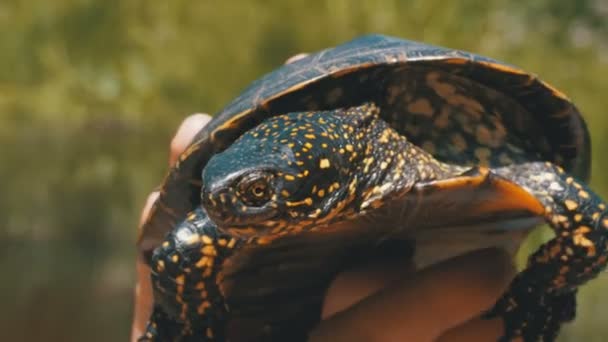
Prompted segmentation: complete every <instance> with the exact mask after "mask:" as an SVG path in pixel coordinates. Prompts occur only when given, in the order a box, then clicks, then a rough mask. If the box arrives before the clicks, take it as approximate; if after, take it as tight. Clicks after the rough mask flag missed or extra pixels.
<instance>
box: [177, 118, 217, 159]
mask: <svg viewBox="0 0 608 342" xmlns="http://www.w3.org/2000/svg"><path fill="white" fill-rule="evenodd" d="M209 121H211V117H210V116H209V115H207V114H200V113H197V114H192V115H190V116H189V117H187V118H186V119H184V121H182V123H181V124H180V125H179V128H178V129H177V133H175V136H174V137H173V140H171V148H170V153H169V166H173V165H175V162H176V161H177V158H178V157H179V155H180V154H182V152H184V150H185V149H186V147H188V145H190V142H192V138H194V135H196V133H197V132H198V131H200V130H201V128H203V127H205V125H206V124H207V123H209Z"/></svg>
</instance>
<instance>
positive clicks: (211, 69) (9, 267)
mask: <svg viewBox="0 0 608 342" xmlns="http://www.w3.org/2000/svg"><path fill="white" fill-rule="evenodd" d="M369 32H378V33H385V34H391V35H396V36H401V37H407V38H409V39H414V40H420V41H425V42H429V43H433V44H439V45H444V46H449V47H453V48H460V49H465V50H469V51H474V52H477V53H480V54H484V55H488V56H492V57H494V58H498V59H501V60H505V61H508V62H510V63H512V64H516V65H519V66H521V67H523V68H524V69H527V70H531V71H533V72H535V73H538V74H539V75H541V77H542V78H543V79H545V80H546V81H549V82H550V83H552V84H554V85H555V86H557V87H558V88H560V89H562V90H563V91H565V92H566V93H567V94H569V95H570V96H571V97H572V98H573V99H574V100H575V102H576V103H577V104H578V105H579V106H580V108H581V110H582V112H583V113H584V115H585V117H586V118H587V120H588V123H589V126H590V128H591V134H592V140H593V144H594V154H593V160H594V165H593V174H594V178H593V181H592V186H593V187H594V188H595V189H596V190H597V191H598V192H599V193H600V194H602V195H603V196H604V197H605V198H607V197H608V176H607V171H606V170H608V159H606V158H602V156H604V157H605V156H606V152H604V151H603V149H604V148H607V147H608V143H607V142H608V134H607V133H608V118H607V116H606V115H605V106H606V105H607V104H608V102H607V100H606V97H605V96H606V94H608V0H577V1H572V0H559V1H557V0H537V1H523V0H519V1H507V0H502V1H501V0H497V1H487V0H465V1H458V2H456V1H452V2H448V1H444V0H441V1H440V0H419V1H390V0H376V1H352V0H351V1H349V0H333V1H327V2H323V1H311V0H291V1H284V0H266V1H238V2H237V1H224V2H220V1H208V0H198V1H173V2H154V3H153V2H149V1H142V0H103V1H102V0H99V1H93V0H54V1H46V0H40V1H34V0H30V1H18V0H4V1H0V146H2V152H1V154H0V179H1V180H2V181H1V182H0V184H2V186H1V190H0V270H1V272H0V279H1V281H0V289H1V290H0V307H2V310H0V340H3V341H39V340H45V341H83V340H86V341H115V340H117V341H119V340H122V341H125V340H126V339H127V336H128V331H129V325H130V319H131V293H132V291H131V286H132V282H133V278H134V270H133V266H134V256H135V245H134V243H135V238H136V223H137V218H138V214H139V210H140V208H141V206H142V203H143V201H144V198H145V196H146V195H147V194H148V192H149V191H150V190H151V189H152V188H153V187H154V186H155V185H156V184H158V182H159V181H160V180H161V178H162V176H163V174H164V172H165V171H166V163H167V161H166V159H167V154H168V152H167V150H168V143H169V141H170V138H171V136H172V133H173V132H174V129H175V128H176V127H177V125H178V124H179V122H180V120H181V119H182V118H183V117H185V115H187V114H189V113H193V112H199V111H207V112H210V113H214V112H216V111H218V110H219V109H220V108H221V107H222V106H223V105H224V104H226V103H227V102H228V101H229V100H230V99H231V98H233V97H234V96H235V95H236V94H238V92H239V91H240V90H241V89H242V88H243V87H244V86H246V85H247V84H248V83H249V82H250V81H252V80H254V79H256V78H257V77H259V76H261V75H262V74H263V73H265V72H268V71H270V70H272V69H273V68H275V67H277V66H278V65H280V64H281V63H282V62H283V61H284V60H285V59H286V58H288V57H289V56H291V55H293V54H296V53H298V52H302V51H314V50H317V49H320V48H325V47H328V46H331V45H335V44H337V43H340V42H343V41H346V40H349V39H351V38H353V37H355V36H357V35H360V34H364V33H369ZM540 238H541V237H540V235H539V234H537V235H536V236H535V237H534V238H533V239H532V240H531V242H530V243H529V245H534V244H535V243H537V240H538V239H540ZM526 248H528V249H529V248H530V246H528V247H526ZM607 285H608V280H607V279H606V276H605V275H604V274H602V275H601V276H600V279H599V280H598V281H595V282H593V284H591V285H590V286H587V287H585V289H584V290H583V291H582V296H581V300H580V303H581V304H580V309H579V318H578V320H577V321H576V323H574V324H571V325H569V326H568V327H567V328H566V329H565V331H564V333H563V334H562V338H561V341H607V340H608V324H606V320H607V319H608V291H606V290H605V289H604V287H606V286H607Z"/></svg>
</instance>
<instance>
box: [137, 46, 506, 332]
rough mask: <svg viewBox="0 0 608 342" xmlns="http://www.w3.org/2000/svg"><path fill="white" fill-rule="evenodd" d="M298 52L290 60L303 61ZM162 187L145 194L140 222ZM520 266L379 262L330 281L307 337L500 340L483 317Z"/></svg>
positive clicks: (145, 283)
mask: <svg viewBox="0 0 608 342" xmlns="http://www.w3.org/2000/svg"><path fill="white" fill-rule="evenodd" d="M302 56H303V55H297V56H294V57H292V58H290V59H289V60H288V61H287V63H290V62H293V61H294V60H297V59H299V58H301V57H302ZM209 120H210V117H209V116H208V115H206V114H194V115H191V116H189V117H188V118H186V119H185V120H184V121H183V122H182V124H181V125H180V127H179V129H178V130H177V133H176V135H175V137H174V138H173V140H172V142H171V146H170V155H169V165H173V164H174V163H175V161H176V160H177V157H178V156H179V155H180V154H181V152H183V151H184V149H185V148H186V147H187V145H188V144H189V143H190V141H191V139H192V137H193V136H194V135H195V134H196V132H198V131H199V130H200V129H201V128H202V127H204V126H205V125H206V124H207V123H208V122H209ZM157 197H158V192H152V193H151V194H150V195H149V196H148V200H147V202H146V205H145V207H144V209H143V211H142V215H141V219H140V224H141V222H143V221H145V219H146V218H147V216H148V214H149V211H150V208H151V206H152V204H153V203H154V201H155V200H156V198H157ZM149 272H150V271H149V268H148V266H147V265H146V264H144V263H143V258H142V257H141V256H139V257H138V259H137V284H136V290H135V308H134V318H133V325H132V333H131V341H133V342H135V341H136V340H137V338H138V337H139V336H140V335H141V334H142V332H143V331H144V329H145V325H146V321H147V319H148V317H149V316H150V312H151V310H152V290H151V288H150V273H149ZM514 275H515V268H514V267H513V265H512V262H511V258H510V257H509V255H507V254H506V253H504V252H502V251H499V250H481V251H476V252H472V253H469V254H466V255H463V256H460V257H456V258H454V259H451V260H447V261H444V262H442V263H440V264H437V265H434V266H432V267H430V268H428V269H425V270H422V271H418V272H416V270H415V269H414V267H413V266H412V265H411V264H410V263H409V262H408V261H407V260H406V259H403V260H394V259H393V260H376V261H371V262H369V263H367V264H364V265H358V266H357V267H356V268H354V269H351V270H346V271H344V272H342V273H341V274H339V275H338V276H337V277H336V278H335V279H334V280H333V282H332V283H331V284H330V286H329V288H328V289H327V292H326V297H325V301H324V305H323V309H322V321H321V322H320V323H319V325H318V326H317V327H316V328H315V329H314V330H313V331H312V332H311V334H310V339H309V340H310V341H315V342H317V341H419V342H432V341H434V342H447V341H450V342H459V341H468V342H476V341H479V342H482V341H483V342H486V341H496V340H497V339H498V338H499V337H500V336H501V333H502V331H503V326H502V321H501V320H500V319H493V320H484V319H482V318H481V317H480V315H481V314H482V313H483V312H484V310H487V309H488V308H490V307H491V306H492V305H493V304H494V302H495V301H496V300H497V299H498V298H499V297H500V295H502V293H503V292H504V291H505V290H506V288H507V287H508V285H509V283H510V281H511V279H512V277H513V276H514Z"/></svg>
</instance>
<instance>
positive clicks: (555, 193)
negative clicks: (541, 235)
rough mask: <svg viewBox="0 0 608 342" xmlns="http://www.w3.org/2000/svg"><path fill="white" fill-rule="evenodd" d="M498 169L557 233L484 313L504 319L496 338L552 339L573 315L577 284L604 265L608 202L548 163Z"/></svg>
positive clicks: (593, 275) (590, 276) (503, 339)
mask: <svg viewBox="0 0 608 342" xmlns="http://www.w3.org/2000/svg"><path fill="white" fill-rule="evenodd" d="M497 173H498V174H500V175H502V176H504V177H506V178H508V179H510V180H512V181H514V182H515V183H517V184H519V185H521V186H522V187H524V188H525V189H526V190H527V191H529V192H530V193H532V194H534V196H536V197H537V198H538V199H539V200H540V202H541V203H542V204H543V205H544V207H545V219H546V221H547V223H548V224H550V225H551V227H552V228H553V230H554V232H555V235H556V236H555V237H554V238H553V239H552V240H550V241H549V242H547V243H546V244H544V245H543V246H542V247H541V248H540V249H539V250H538V251H536V252H535V253H534V254H532V255H531V256H530V258H529V261H528V265H527V268H526V269H525V270H524V271H523V272H522V273H520V274H519V275H518V276H517V277H516V278H515V279H514V281H513V283H512V284H511V286H510V289H509V291H508V292H507V293H506V294H505V295H504V296H503V297H502V298H501V299H500V300H499V301H498V302H497V304H496V306H495V307H494V308H493V309H492V310H491V311H490V312H489V314H488V316H489V317H496V316H502V317H503V319H504V322H505V329H506V331H505V335H504V336H503V337H502V338H501V340H500V341H510V340H512V339H514V338H517V337H521V338H523V340H524V341H526V342H533V341H553V340H555V338H556V336H557V333H558V331H559V329H560V326H561V325H562V323H564V322H568V321H571V320H573V319H574V316H575V309H576V308H575V306H576V300H575V297H576V291H577V288H578V286H580V285H582V284H584V283H586V282H587V281H588V280H590V279H592V278H594V277H596V276H597V275H598V273H599V272H600V271H601V270H603V269H604V267H605V266H606V260H607V258H608V251H607V248H606V247H607V246H606V243H607V238H608V211H607V210H606V203H605V202H604V201H603V200H602V199H601V198H600V197H599V196H598V195H596V194H595V193H594V192H593V191H591V190H590V189H589V188H588V187H587V186H586V185H584V184H583V183H580V182H578V181H577V180H575V179H574V178H573V177H571V176H569V175H568V174H566V173H564V171H563V170H562V169H561V168H559V167H557V166H554V165H552V164H550V163H542V162H535V163H529V164H524V165H521V164H520V165H517V166H513V167H508V168H503V169H500V170H498V171H497Z"/></svg>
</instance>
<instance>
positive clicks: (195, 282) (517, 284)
mask: <svg viewBox="0 0 608 342" xmlns="http://www.w3.org/2000/svg"><path fill="white" fill-rule="evenodd" d="M499 147H500V146H499ZM478 148H479V147H478ZM427 149H428V147H427ZM489 151H491V150H489ZM436 153H439V152H436ZM489 153H491V152H489ZM501 153H507V152H506V151H503V152H501ZM508 157H509V159H510V160H525V159H524V155H522V154H519V151H518V150H512V151H511V152H510V153H509V154H508ZM492 163H493V164H497V165H496V167H495V168H494V169H492V170H491V171H487V169H486V168H480V166H473V167H469V166H465V165H458V164H446V163H443V162H440V161H438V160H436V159H435V158H434V157H433V156H432V155H431V154H429V153H428V152H427V151H425V149H423V148H420V147H418V146H416V145H414V144H412V143H411V142H409V141H408V139H407V138H406V136H404V135H403V134H400V133H399V132H398V131H397V130H395V129H393V128H391V127H390V126H389V125H388V124H387V123H386V122H385V121H384V120H383V119H382V118H381V115H380V111H379V108H378V107H377V106H375V105H374V104H371V103H370V104H363V105H361V106H358V107H353V108H346V109H337V110H334V111H314V112H296V113H288V114H285V115H281V116H277V117H274V118H271V119H269V120H267V121H265V122H263V123H261V124H260V125H258V126H257V127H255V128H254V129H252V130H250V131H249V132H247V133H245V134H244V135H243V136H242V137H241V138H239V139H238V140H237V141H235V143H234V144H233V145H232V146H231V147H230V148H229V149H227V150H226V151H224V152H223V153H220V154H218V155H216V156H214V157H213V158H212V159H211V160H210V161H209V163H208V164H207V166H206V168H205V170H204V171H203V175H202V179H203V186H202V189H201V197H202V204H203V207H202V208H197V209H196V210H195V211H194V212H192V213H191V214H190V215H188V217H187V219H186V220H185V221H184V222H183V223H182V224H180V225H179V226H178V227H176V229H174V230H173V231H172V232H171V233H170V234H169V236H168V237H167V238H166V239H165V242H164V243H163V244H162V245H161V247H160V248H158V249H156V251H155V252H154V255H153V256H152V262H151V265H152V271H153V284H154V289H155V299H156V309H155V313H154V315H153V317H152V320H151V323H150V325H149V329H148V334H149V336H152V337H151V338H150V337H147V338H143V340H144V341H147V340H154V339H157V340H159V338H160V337H162V338H160V340H163V341H164V340H178V341H190V340H196V339H200V338H202V337H203V339H205V340H213V339H218V340H221V339H224V338H225V337H226V331H225V324H226V320H227V319H228V317H230V315H231V314H235V313H237V312H239V311H240V310H242V307H243V304H242V303H239V301H238V300H235V299H234V298H233V297H239V296H238V295H235V294H232V296H231V297H229V298H226V297H225V295H226V291H229V290H227V289H230V288H233V287H234V285H227V284H229V283H230V280H228V279H229V278H231V277H232V276H228V274H230V273H234V272H236V273H239V272H241V271H234V270H233V271H230V269H231V268H232V266H230V265H231V264H235V263H236V264H239V262H238V260H241V259H242V258H243V257H242V256H239V253H242V255H247V253H248V252H238V251H239V250H240V249H242V250H243V251H247V250H251V248H252V247H251V246H256V245H257V246H272V245H277V246H280V245H281V244H282V242H281V241H283V240H289V239H290V238H292V237H295V238H297V237H298V236H300V235H304V234H307V233H313V234H324V231H331V230H332V229H333V228H332V227H334V226H336V224H338V225H339V224H340V223H341V222H353V221H354V220H356V219H357V218H358V217H363V216H366V215H368V213H372V214H374V213H378V212H383V207H385V206H386V205H387V204H391V205H394V203H399V202H400V201H403V202H404V203H406V202H407V200H406V198H407V196H408V195H407V194H408V193H410V192H414V191H415V190H414V189H413V188H414V186H416V187H417V189H418V188H419V187H420V186H422V189H425V188H428V189H433V188H434V187H435V185H434V183H435V182H439V183H437V184H452V185H449V186H450V187H456V186H462V187H481V186H482V184H483V182H484V181H483V180H484V179H485V177H487V175H488V172H489V173H490V174H491V175H492V176H493V177H498V179H502V180H503V181H508V182H511V183H512V184H515V185H516V186H519V187H521V188H522V189H523V190H525V191H526V192H528V193H529V194H531V195H532V196H534V198H536V200H537V201H538V202H540V204H541V208H544V214H543V215H544V218H545V220H546V221H547V223H549V224H550V225H551V226H552V227H553V228H554V230H555V233H556V238H554V239H553V240H551V241H550V242H548V243H547V244H546V245H544V246H543V247H542V248H541V249H540V250H539V251H538V252H536V253H534V254H533V255H532V256H531V257H530V262H529V265H528V268H527V269H526V270H524V271H523V272H522V273H520V274H519V275H518V276H517V278H516V279H515V281H514V282H513V284H512V286H511V288H510V289H509V291H507V292H506V294H505V295H504V297H503V298H502V299H501V300H500V301H499V302H498V303H497V304H496V306H495V307H494V308H493V309H492V310H491V311H490V312H489V313H488V317H494V316H500V317H503V318H504V319H505V327H506V330H505V335H504V336H503V338H502V339H501V341H509V340H511V339H512V338H516V337H523V338H524V340H525V341H536V340H543V341H551V340H553V339H554V338H555V337H556V335H557V332H558V331H559V327H560V325H561V324H562V323H563V322H567V321H570V320H571V319H572V318H573V317H574V310H575V298H574V296H575V293H576V289H577V287H578V286H579V285H582V284H584V283H585V282H586V281H588V280H590V279H592V278H594V277H595V276H596V275H597V274H598V273H599V272H600V271H601V270H602V269H603V268H604V267H605V265H606V259H607V252H606V243H607V242H608V241H606V237H608V227H607V226H606V222H607V221H608V213H607V211H606V204H605V203H604V202H603V201H602V200H601V199H600V198H599V197H598V196H597V195H596V194H595V193H593V191H592V190H590V189H589V188H588V187H587V186H586V185H584V184H583V183H580V182H579V181H578V180H575V179H574V178H573V177H571V176H570V175H568V174H566V173H565V172H564V170H563V169H561V168H560V167H557V166H554V165H553V164H552V163H548V162H535V161H520V163H518V164H513V165H501V164H500V161H499V160H492ZM465 164H466V163H465ZM484 170H485V171H484ZM484 173H485V174H486V176H483V174H484ZM456 178H458V179H461V180H462V181H460V182H454V183H445V182H440V181H445V180H449V179H456ZM438 189H441V188H438ZM443 190H449V188H448V189H446V188H444V189H443ZM507 191H510V190H507ZM422 193H423V192H421V194H422ZM514 196H515V195H514ZM418 200H420V201H423V200H424V198H419V199H418ZM452 201H453V200H452ZM401 210H402V211H403V210H405V211H407V210H408V209H407V206H404V207H403V209H401ZM376 215H377V214H376ZM408 215H410V217H408ZM415 215H416V214H415V212H414V213H413V214H405V216H404V218H405V219H410V220H415V219H416V216H415ZM353 225H355V224H353ZM345 241H346V240H345ZM344 243H345V245H346V248H349V247H348V245H349V243H347V242H344ZM261 248H264V247H261ZM266 248H268V247H266ZM338 250H339V249H338ZM317 252H320V251H317ZM268 253H271V252H270V251H269V252H268ZM332 253H334V254H339V252H338V251H333V252H332ZM271 260H274V259H271ZM250 262H251V261H250ZM312 264H313V265H314V263H312ZM330 265H331V263H328V264H327V265H326V266H327V269H330V270H331V269H332V268H333V267H336V266H335V265H334V266H330ZM240 267H241V268H243V269H244V270H248V271H247V272H251V271H252V270H251V267H252V266H247V265H245V266H240ZM254 268H255V267H254ZM237 269H239V268H238V267H237ZM226 272H227V273H226ZM322 274H323V273H322ZM330 274H331V272H329V273H325V274H324V276H323V277H320V278H319V279H324V278H325V277H327V276H329V275H330ZM324 281H325V282H326V281H328V279H326V278H325V279H324ZM251 282H253V280H252V281H251ZM283 286H287V285H283ZM292 286H293V285H292ZM316 286H320V285H316ZM277 289H279V290H280V286H279V287H278V288H277ZM238 291H242V290H237V292H238ZM253 291H254V293H255V288H254V289H253ZM245 293H248V292H247V291H245ZM243 295H244V294H243ZM248 295H251V294H250V293H248ZM304 322H307V324H302V326H300V327H299V328H300V329H302V332H301V334H303V335H301V336H305V331H306V330H307V329H310V328H311V327H312V325H313V323H314V322H312V321H304ZM160 327H162V328H160ZM272 329H275V330H274V331H273V330H272ZM296 330H297V329H296ZM268 331H269V332H272V333H273V334H275V336H274V337H272V339H276V338H278V337H277V336H283V335H281V334H284V333H285V331H281V330H280V328H277V327H272V326H269V328H268V329H267V332H268ZM291 333H294V331H293V327H292V331H291ZM201 336H202V337H201ZM209 336H213V337H209ZM266 338H270V337H266Z"/></svg>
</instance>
